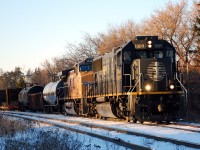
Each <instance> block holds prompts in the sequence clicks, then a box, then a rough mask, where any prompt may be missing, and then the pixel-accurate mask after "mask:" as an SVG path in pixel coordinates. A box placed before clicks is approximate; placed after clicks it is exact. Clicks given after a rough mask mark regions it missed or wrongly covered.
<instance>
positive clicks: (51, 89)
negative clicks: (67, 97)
mask: <svg viewBox="0 0 200 150" xmlns="http://www.w3.org/2000/svg"><path fill="white" fill-rule="evenodd" d="M62 94H63V81H62V80H59V81H57V82H50V83H48V84H47V85H46V86H45V87H44V90H43V98H44V100H45V102H46V103H47V104H48V105H56V104H58V98H59V97H60V96H62Z"/></svg>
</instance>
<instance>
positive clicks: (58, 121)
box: [3, 112, 200, 149]
mask: <svg viewBox="0 0 200 150" xmlns="http://www.w3.org/2000/svg"><path fill="white" fill-rule="evenodd" d="M3 114H4V115H8V116H13V117H18V118H23V119H30V120H34V121H38V122H41V123H47V124H50V125H52V126H56V127H59V128H64V129H66V130H70V131H73V132H77V133H81V134H86V135H89V136H92V137H95V138H99V139H102V140H105V141H109V142H112V143H115V144H117V145H119V146H123V147H125V148H128V149H152V148H151V146H143V145H142V144H141V145H138V144H134V142H128V141H127V140H125V139H123V138H121V137H120V136H118V135H123V134H124V135H126V136H130V137H131V138H145V139H149V140H153V141H156V142H164V143H168V142H169V143H171V144H174V145H176V146H185V147H188V148H195V149H200V144H199V143H193V142H190V141H189V140H188V141H183V140H179V139H174V138H168V137H164V136H159V135H153V134H148V133H145V132H138V131H137V129H136V130H134V129H133V130H129V129H126V128H124V129H123V128H117V127H114V126H112V125H105V124H104V125H102V124H97V123H91V122H87V121H84V119H85V118H82V121H81V120H80V121H79V120H77V119H76V120H73V119H66V118H67V117H65V118H62V117H61V118H58V117H54V116H52V115H46V114H45V115H44V114H37V113H34V114H33V113H24V112H4V113H3ZM80 118H81V117H80ZM105 122H106V121H105ZM116 123H117V122H116ZM127 124H131V123H127ZM138 125H139V124H138ZM141 126H157V125H153V124H145V125H141ZM158 127H161V128H168V129H169V128H171V129H174V130H179V131H183V132H189V133H195V134H199V137H200V130H199V128H200V127H199V128H197V130H195V129H194V128H193V129H191V128H190V129H184V128H179V127H178V125H177V126H172V125H167V126H166V125H158ZM91 129H92V130H91ZM99 130H101V132H99ZM103 132H110V133H111V132H112V133H113V132H115V133H117V134H114V136H112V133H111V134H110V135H111V136H109V137H108V136H107V135H106V134H102V133H103Z"/></svg>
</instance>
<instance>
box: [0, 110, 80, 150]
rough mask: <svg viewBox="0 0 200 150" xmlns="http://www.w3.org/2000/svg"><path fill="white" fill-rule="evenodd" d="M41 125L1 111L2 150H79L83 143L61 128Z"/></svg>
mask: <svg viewBox="0 0 200 150" xmlns="http://www.w3.org/2000/svg"><path fill="white" fill-rule="evenodd" d="M48 128H49V127H43V126H41V127H40V124H39V123H37V122H32V121H28V120H23V119H11V118H10V117H7V116H5V115H3V114H2V113H1V112H0V149H1V150H33V149H34V150H51V149H54V150H71V149H73V150H78V149H80V148H81V147H82V146H83V145H82V143H81V142H79V141H78V138H74V136H72V135H70V134H68V133H67V132H59V129H58V128H57V129H54V130H52V129H48Z"/></svg>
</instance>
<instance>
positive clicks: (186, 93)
mask: <svg viewBox="0 0 200 150" xmlns="http://www.w3.org/2000/svg"><path fill="white" fill-rule="evenodd" d="M176 79H177V81H178V82H179V84H180V85H181V88H182V90H183V91H184V93H185V99H186V101H185V104H186V107H187V103H188V92H187V89H186V88H185V87H184V85H183V84H182V83H181V81H180V80H179V79H178V75H177V73H176Z"/></svg>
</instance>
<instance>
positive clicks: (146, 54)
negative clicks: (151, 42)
mask: <svg viewBox="0 0 200 150" xmlns="http://www.w3.org/2000/svg"><path fill="white" fill-rule="evenodd" d="M136 54H137V56H138V57H139V58H163V51H137V52H136Z"/></svg>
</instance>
